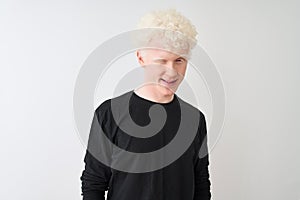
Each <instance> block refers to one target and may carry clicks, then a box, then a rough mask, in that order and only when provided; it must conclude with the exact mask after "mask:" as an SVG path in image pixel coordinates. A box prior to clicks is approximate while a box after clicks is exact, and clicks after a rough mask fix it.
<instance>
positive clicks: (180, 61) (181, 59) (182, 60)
mask: <svg viewBox="0 0 300 200" xmlns="http://www.w3.org/2000/svg"><path fill="white" fill-rule="evenodd" d="M175 62H176V63H183V62H184V59H183V58H177V59H176V60H175Z"/></svg>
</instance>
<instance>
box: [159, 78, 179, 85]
mask: <svg viewBox="0 0 300 200" xmlns="http://www.w3.org/2000/svg"><path fill="white" fill-rule="evenodd" d="M161 80H162V81H163V82H165V83H167V84H169V85H171V84H173V83H175V82H176V81H177V79H175V80H165V79H161Z"/></svg>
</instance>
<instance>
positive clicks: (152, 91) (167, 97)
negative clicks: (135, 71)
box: [134, 86, 174, 103]
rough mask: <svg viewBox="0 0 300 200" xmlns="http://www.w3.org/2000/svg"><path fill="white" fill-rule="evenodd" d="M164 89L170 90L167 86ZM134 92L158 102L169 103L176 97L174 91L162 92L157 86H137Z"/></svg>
mask: <svg viewBox="0 0 300 200" xmlns="http://www.w3.org/2000/svg"><path fill="white" fill-rule="evenodd" d="M163 89H164V90H168V89H166V88H163ZM134 92H135V93H136V94H137V95H139V96H141V97H143V98H145V99H148V100H150V101H153V102H157V103H168V102H171V101H172V100H173V98H174V93H173V92H170V91H169V92H167V93H162V92H161V91H159V90H158V89H157V87H155V86H143V87H140V88H137V89H135V90H134Z"/></svg>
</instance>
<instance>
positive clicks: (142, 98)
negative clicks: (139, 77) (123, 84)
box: [132, 90, 177, 105]
mask: <svg viewBox="0 0 300 200" xmlns="http://www.w3.org/2000/svg"><path fill="white" fill-rule="evenodd" d="M132 93H133V95H134V96H135V97H137V98H139V99H141V100H143V101H146V102H148V103H152V104H160V105H169V104H172V103H173V102H174V101H175V98H177V96H176V94H175V93H174V96H173V99H172V100H171V101H169V102H165V103H162V102H156V101H152V100H150V99H146V98H144V97H141V96H139V95H138V94H137V93H135V90H132Z"/></svg>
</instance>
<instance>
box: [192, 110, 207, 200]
mask: <svg viewBox="0 0 300 200" xmlns="http://www.w3.org/2000/svg"><path fill="white" fill-rule="evenodd" d="M201 118H202V119H201V123H200V127H199V130H200V131H199V135H198V136H199V137H198V140H196V141H197V143H198V144H197V147H198V148H197V149H198V150H197V151H196V152H197V157H196V162H195V166H194V170H195V193H194V200H210V199H211V192H210V186H211V182H210V180H209V177H210V175H209V169H208V166H209V154H208V147H207V129H206V121H205V117H204V115H203V114H201Z"/></svg>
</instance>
